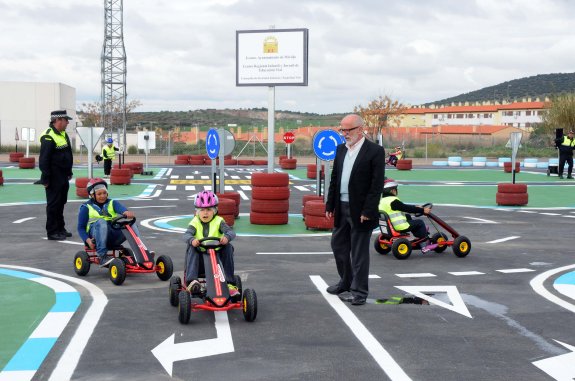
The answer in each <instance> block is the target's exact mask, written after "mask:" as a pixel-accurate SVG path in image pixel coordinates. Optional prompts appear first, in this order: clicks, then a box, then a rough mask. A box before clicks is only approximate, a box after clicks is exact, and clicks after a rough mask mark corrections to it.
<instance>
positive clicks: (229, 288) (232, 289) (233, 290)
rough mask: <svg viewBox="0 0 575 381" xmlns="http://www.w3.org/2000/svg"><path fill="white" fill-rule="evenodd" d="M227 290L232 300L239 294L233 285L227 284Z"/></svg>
mask: <svg viewBox="0 0 575 381" xmlns="http://www.w3.org/2000/svg"><path fill="white" fill-rule="evenodd" d="M228 290H230V297H232V298H234V297H236V296H238V295H239V294H240V291H239V290H238V288H237V287H236V286H234V285H233V284H228Z"/></svg>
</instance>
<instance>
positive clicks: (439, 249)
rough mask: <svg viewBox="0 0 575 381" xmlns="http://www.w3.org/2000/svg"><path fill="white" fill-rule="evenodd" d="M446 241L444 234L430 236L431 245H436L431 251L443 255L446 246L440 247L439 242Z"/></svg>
mask: <svg viewBox="0 0 575 381" xmlns="http://www.w3.org/2000/svg"><path fill="white" fill-rule="evenodd" d="M445 241H447V236H446V235H445V234H444V233H435V234H434V235H432V236H431V243H437V245H438V246H437V247H436V248H435V249H433V251H435V252H436V253H443V252H444V251H445V249H447V245H441V244H440V242H445Z"/></svg>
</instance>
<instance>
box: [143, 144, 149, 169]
mask: <svg viewBox="0 0 575 381" xmlns="http://www.w3.org/2000/svg"><path fill="white" fill-rule="evenodd" d="M148 139H149V138H148ZM148 139H146V150H145V152H144V153H145V154H146V172H148V144H149V143H148V141H149V140H148Z"/></svg>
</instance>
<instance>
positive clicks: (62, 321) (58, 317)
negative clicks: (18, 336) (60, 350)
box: [30, 312, 74, 339]
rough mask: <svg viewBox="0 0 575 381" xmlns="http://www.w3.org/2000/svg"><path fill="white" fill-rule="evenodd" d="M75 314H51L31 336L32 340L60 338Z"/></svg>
mask: <svg viewBox="0 0 575 381" xmlns="http://www.w3.org/2000/svg"><path fill="white" fill-rule="evenodd" d="M73 315H74V312H50V313H48V314H46V317H45V318H44V319H43V320H42V321H41V322H40V324H39V325H38V326H37V327H36V329H35V330H34V332H32V334H31V335H30V338H31V339H39V338H46V337H59V336H60V334H61V333H62V331H64V328H66V326H67V325H68V322H69V321H70V319H72V316H73Z"/></svg>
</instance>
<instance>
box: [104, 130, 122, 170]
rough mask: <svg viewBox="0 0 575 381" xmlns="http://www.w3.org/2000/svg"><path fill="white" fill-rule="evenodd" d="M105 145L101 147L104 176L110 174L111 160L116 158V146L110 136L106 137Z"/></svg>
mask: <svg viewBox="0 0 575 381" xmlns="http://www.w3.org/2000/svg"><path fill="white" fill-rule="evenodd" d="M106 143H108V144H107V145H105V146H104V147H102V158H103V159H104V176H110V172H111V171H112V162H113V161H114V159H115V158H116V151H119V149H118V148H116V147H114V140H112V138H108V139H106Z"/></svg>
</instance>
